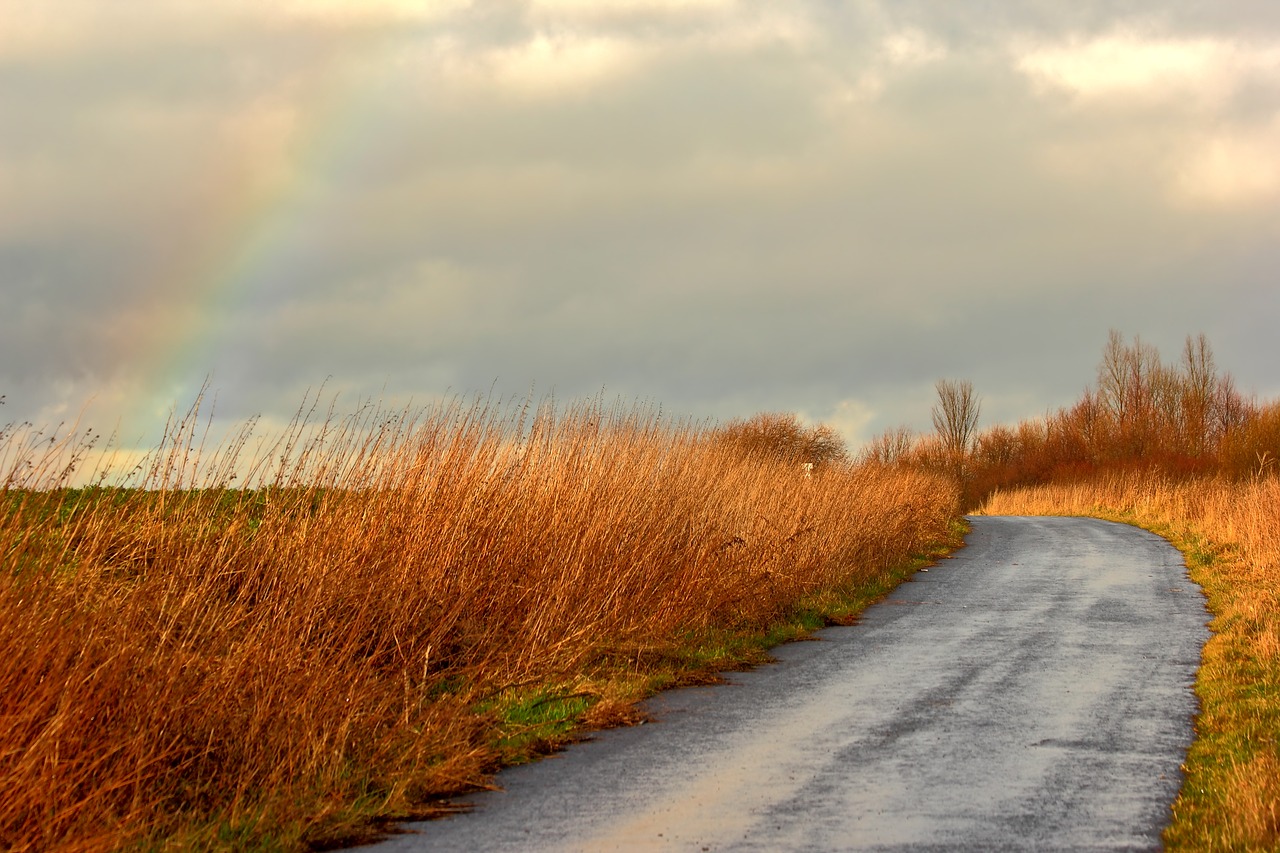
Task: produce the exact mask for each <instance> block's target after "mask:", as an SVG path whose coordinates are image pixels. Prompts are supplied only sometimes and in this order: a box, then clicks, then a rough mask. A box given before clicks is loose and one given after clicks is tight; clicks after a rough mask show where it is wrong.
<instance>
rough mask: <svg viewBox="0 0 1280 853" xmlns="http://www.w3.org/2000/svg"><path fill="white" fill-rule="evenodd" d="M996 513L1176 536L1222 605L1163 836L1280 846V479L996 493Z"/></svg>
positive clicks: (1152, 477) (1198, 844)
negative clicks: (1089, 520)
mask: <svg viewBox="0 0 1280 853" xmlns="http://www.w3.org/2000/svg"><path fill="white" fill-rule="evenodd" d="M982 511H983V512H984V513H985V514H990V515H996V514H999V515H1049V514H1057V515H1096V516H1101V517H1105V518H1114V519H1117V520H1121V521H1130V522H1134V523H1137V524H1140V525H1142V526H1145V527H1149V528H1151V529H1153V530H1156V531H1157V532H1160V533H1163V534H1164V535H1166V536H1168V537H1169V538H1170V539H1171V540H1172V541H1173V542H1174V543H1175V544H1177V545H1178V546H1179V547H1180V548H1182V550H1183V551H1184V553H1186V555H1187V562H1188V565H1189V566H1190V567H1191V570H1192V577H1193V578H1194V579H1195V580H1196V581H1197V582H1198V583H1199V584H1200V585H1201V586H1202V587H1203V588H1204V590H1205V593H1206V595H1207V596H1208V603H1209V609H1210V611H1211V612H1212V613H1213V614H1214V619H1213V622H1212V623H1211V625H1210V627H1211V628H1212V629H1213V631H1214V634H1213V637H1212V638H1211V639H1210V640H1209V642H1208V643H1207V644H1206V646H1205V649H1204V656H1203V660H1202V666H1201V669H1200V672H1199V674H1198V676H1197V683H1196V692H1197V694H1198V695H1199V697H1200V700H1201V712H1200V714H1199V716H1198V718H1197V720H1196V742H1195V743H1194V744H1193V745H1192V747H1191V750H1190V752H1189V754H1188V759H1187V763H1186V772H1187V776H1186V781H1185V783H1184V785H1183V789H1182V793H1181V795H1180V797H1179V800H1178V802H1177V803H1175V805H1174V822H1173V824H1172V826H1171V827H1170V828H1169V830H1168V831H1167V832H1166V835H1165V841H1166V843H1167V844H1168V845H1169V847H1170V848H1172V849H1184V850H1273V849H1276V848H1277V847H1278V846H1280V821H1277V815H1278V814H1280V740H1278V739H1277V737H1276V732H1277V731H1280V479H1277V478H1275V477H1270V476H1259V477H1255V478H1253V479H1252V480H1248V481H1243V482H1239V481H1232V480H1228V479H1219V478H1204V479H1198V480H1190V481H1187V480H1174V479H1170V478H1168V477H1163V476H1160V475H1157V474H1153V473H1147V474H1145V475H1139V474H1136V473H1129V474H1117V475H1112V476H1106V477H1100V478H1098V479H1096V480H1094V481H1091V482H1077V483H1070V484H1059V485H1048V486H1041V487H1038V488H1030V489H1019V490H1013V491H1009V492H1002V493H996V494H995V495H993V496H992V497H991V498H990V499H989V500H988V502H987V503H986V505H985V506H984V507H983V509H982Z"/></svg>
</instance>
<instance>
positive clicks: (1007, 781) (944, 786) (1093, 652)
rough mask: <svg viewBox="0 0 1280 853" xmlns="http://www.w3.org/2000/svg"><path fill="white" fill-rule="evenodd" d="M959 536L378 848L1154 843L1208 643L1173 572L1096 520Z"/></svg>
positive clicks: (983, 528) (1161, 555)
mask: <svg viewBox="0 0 1280 853" xmlns="http://www.w3.org/2000/svg"><path fill="white" fill-rule="evenodd" d="M972 523H973V532H972V533H971V534H970V536H969V537H968V545H967V547H966V548H964V549H962V550H960V551H958V552H956V554H955V557H954V558H953V559H950V560H945V561H943V562H942V563H940V564H939V565H938V566H936V567H934V568H932V569H930V570H929V571H928V572H927V573H921V574H918V575H916V576H915V578H914V579H913V580H912V581H911V582H909V583H906V584H903V585H902V586H901V587H899V588H898V590H896V591H895V592H894V594H893V595H892V596H890V597H889V598H888V599H886V600H885V601H884V602H882V603H881V604H878V605H876V606H875V607H873V608H871V609H870V610H869V611H867V613H866V614H865V615H864V617H863V619H862V620H861V621H860V622H859V624H857V625H855V626H853V627H850V628H831V629H828V630H826V631H823V632H822V633H821V634H820V638H821V639H820V641H818V642H808V643H794V644H791V645H788V646H785V647H783V648H781V649H779V650H777V657H778V658H779V659H780V663H778V664H777V665H771V666H766V667H762V668H760V669H758V670H756V671H754V672H750V673H740V674H734V675H733V676H732V677H731V679H732V683H731V684H730V685H728V686H720V687H707V688H693V689H686V690H679V691H674V692H671V693H668V694H664V695H663V696H660V697H657V698H656V699H654V700H652V701H651V703H650V705H649V707H650V709H651V711H652V712H653V713H654V714H655V715H656V716H657V718H658V722H657V723H655V724H651V725H645V726H641V727H637V728H632V729H621V730H615V731H611V732H605V733H603V734H602V735H601V736H600V737H599V738H598V739H596V740H594V741H592V742H589V743H585V744H580V745H578V746H575V747H573V748H571V749H569V750H568V751H566V752H565V753H564V754H562V755H560V756H557V757H553V758H550V759H547V760H545V761H542V762H540V763H538V764H535V765H529V766H525V767H520V768H514V769H512V770H509V771H505V772H504V773H503V774H501V775H500V776H499V779H498V781H499V783H500V784H501V785H502V786H503V788H504V789H505V790H504V791H502V792H496V793H486V794H480V795H476V796H475V797H474V798H473V802H474V803H475V806H476V808H475V811H474V812H471V813H468V814H464V815H460V816H458V817H453V818H450V819H447V820H444V821H436V822H430V823H423V824H416V825H412V827H411V828H412V829H414V830H416V832H415V834H410V835H400V836H395V837H393V838H391V839H389V840H388V841H387V842H384V843H383V844H382V845H380V846H379V847H378V849H379V850H380V851H382V853H393V851H418V850H591V851H595V850H600V851H604V850H695V851H696V850H760V851H766V850H767V851H783V850H949V851H954V850H960V851H964V850H970V851H993V850H1033V849H1034V850H1083V849H1106V850H1149V849H1159V846H1160V832H1161V830H1162V828H1163V827H1164V826H1165V824H1166V823H1167V821H1168V817H1169V804H1170V803H1171V802H1172V801H1173V799H1174V797H1175V795H1176V794H1177V791H1178V788H1179V785H1180V782H1181V775H1180V770H1179V766H1180V764H1181V761H1182V759H1183V757H1184V755H1185V752H1186V748H1187V745H1188V744H1189V743H1190V740H1191V736H1192V728H1191V721H1192V716H1193V715H1194V713H1195V711H1196V701H1195V697H1194V695H1193V694H1192V692H1191V685H1192V680H1193V678H1194V675H1195V670H1196V667H1197V665H1198V663H1199V659H1200V648H1201V646H1202V645H1203V643H1204V641H1205V640H1206V639H1207V637H1208V631H1207V629H1206V628H1205V622H1206V620H1207V614H1206V613H1205V610H1204V604H1203V598H1202V596H1201V594H1200V591H1199V589H1198V587H1196V586H1195V585H1194V584H1192V583H1191V582H1190V581H1189V580H1188V579H1187V576H1186V569H1185V566H1184V564H1183V562H1182V558H1181V555H1179V554H1178V553H1177V552H1176V551H1175V550H1174V549H1173V548H1171V547H1170V546H1169V545H1168V544H1167V543H1166V542H1164V540H1162V539H1160V538H1158V537H1156V536H1154V535H1152V534H1149V533H1146V532H1145V531H1142V530H1138V529H1137V528H1133V527H1127V526H1124V525H1118V524H1111V523H1108V522H1103V521H1096V520H1091V519H1065V518H1014V517H1008V518H1003V517H1001V518H984V517H978V518H974V519H972Z"/></svg>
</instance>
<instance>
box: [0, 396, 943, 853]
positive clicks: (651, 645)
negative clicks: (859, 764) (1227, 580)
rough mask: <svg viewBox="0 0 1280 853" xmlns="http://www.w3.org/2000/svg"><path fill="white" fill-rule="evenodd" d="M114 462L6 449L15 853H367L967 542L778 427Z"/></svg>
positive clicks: (497, 428)
mask: <svg viewBox="0 0 1280 853" xmlns="http://www.w3.org/2000/svg"><path fill="white" fill-rule="evenodd" d="M106 459H108V457H105V456H100V455H98V450H97V448H95V447H93V446H92V439H89V438H86V437H83V436H82V437H80V438H76V437H75V436H74V435H72V436H68V437H65V438H63V439H57V438H54V439H52V440H50V439H49V438H48V437H47V436H44V435H42V434H40V433H38V432H36V431H33V430H32V428H29V427H26V428H24V427H12V426H11V427H7V428H5V430H4V431H3V434H2V435H0V478H2V479H0V482H2V483H3V493H2V494H0V848H4V849H7V850H107V849H120V848H132V849H156V850H164V849H193V848H194V849H236V850H243V849H262V850H268V849H280V850H295V849H304V848H306V847H308V846H313V847H314V846H325V845H330V844H334V843H339V842H342V841H345V840H350V839H352V838H356V837H360V836H361V835H362V834H365V833H368V832H369V831H370V830H371V828H376V825H377V824H376V822H377V821H378V820H379V819H383V818H396V817H406V816H411V815H419V814H424V813H430V811H431V810H432V809H433V808H439V798H440V797H441V796H443V795H448V794H452V793H456V792H459V791H463V790H467V789H473V788H475V787H483V786H485V785H486V784H488V780H489V779H490V778H491V774H492V773H493V772H494V771H495V769H496V768H497V767H498V766H499V765H500V764H502V763H504V762H513V761H521V760H526V759H527V758H529V757H531V756H532V755H535V754H537V753H538V752H540V751H544V750H546V749H548V748H550V747H552V746H554V745H555V744H556V743H558V742H562V741H563V740H565V739H567V738H571V737H573V736H574V733H575V732H578V731H581V730H582V729H583V727H591V726H608V725H614V724H619V723H626V722H629V721H632V720H634V719H635V711H634V710H633V708H632V706H633V704H634V702H635V701H636V700H637V699H639V698H641V697H643V696H644V695H646V694H648V693H651V692H652V691H654V690H656V689H659V688H661V687H664V686H670V685H672V684H678V683H687V682H689V681H691V680H697V679H707V678H710V677H712V674H713V673H714V672H715V671H716V670H718V669H720V668H729V667H733V666H740V665H744V664H749V663H752V662H758V661H760V660H762V659H763V658H764V651H763V650H764V649H765V648H767V646H768V645H769V644H770V643H774V642H777V641H780V640H783V639H787V638H790V637H794V636H797V635H799V634H801V633H803V632H804V631H806V630H810V629H812V628H814V627H818V626H820V625H821V624H823V623H824V622H825V621H830V620H840V619H847V618H848V617H849V616H850V615H851V614H852V613H854V612H856V610H857V609H858V608H859V607H861V606H863V605H865V603H867V602H868V601H869V600H871V599H872V598H874V597H875V596H876V595H879V594H882V593H883V592H884V591H886V590H887V589H888V588H890V587H891V586H892V585H893V583H895V582H896V581H897V580H898V579H901V578H902V577H903V576H905V574H906V573H908V572H909V571H910V570H911V569H912V568H913V567H914V566H918V565H919V561H921V560H923V559H926V558H927V555H928V554H929V553H930V552H931V551H932V550H933V549H936V548H937V547H939V545H940V544H941V543H946V542H952V543H954V541H955V536H956V533H957V516H958V491H957V488H956V487H955V486H954V485H953V484H952V483H951V482H950V481H949V480H947V479H946V478H944V477H940V476H936V475H933V474H930V473H928V472H926V471H921V470H916V469H911V468H907V467H895V466H886V465H878V464H862V465H858V464H854V463H852V462H850V461H849V460H848V459H847V458H846V457H845V456H844V455H843V453H842V452H841V450H840V448H839V447H838V446H837V444H836V443H835V442H833V440H832V436H831V434H830V433H829V432H827V431H823V430H820V429H819V430H814V429H808V428H804V427H802V426H800V425H799V424H798V423H797V422H795V421H794V419H788V418H785V417H773V418H759V419H756V420H755V421H751V422H745V423H739V424H734V425H730V426H728V427H709V426H699V425H689V424H679V423H672V422H670V421H668V420H665V419H663V418H661V417H660V416H658V415H657V414H656V413H655V412H653V411H650V410H647V409H645V408H643V407H625V406H619V407H607V406H603V405H601V404H598V403H595V404H586V405H583V406H580V407H577V408H573V409H570V410H568V411H558V412H557V411H553V410H552V409H550V408H541V409H538V410H537V411H531V410H529V409H528V408H527V407H525V408H521V407H517V408H515V409H504V408H502V407H498V406H494V405H491V404H487V403H484V402H477V403H474V404H462V403H458V404H453V405H446V406H443V407H441V408H438V409H433V410H428V411H400V412H387V411H383V410H380V409H378V408H376V407H365V408H362V409H360V410H359V411H357V412H355V413H353V414H351V415H349V416H336V415H334V414H332V413H330V414H328V415H327V416H326V415H323V414H322V415H321V416H320V417H318V418H316V417H312V416H311V415H310V413H304V414H302V415H300V416H299V418H298V419H297V420H296V421H295V422H294V423H293V424H292V425H291V426H290V427H289V428H288V429H287V430H285V431H284V432H283V433H282V434H281V435H278V436H270V437H268V440H266V441H259V440H257V439H256V438H254V437H253V434H252V425H246V426H245V427H244V429H243V430H242V431H240V432H239V433H236V434H234V435H232V436H230V437H229V438H227V439H225V440H222V441H219V442H217V444H216V446H215V447H208V446H206V439H205V437H204V435H203V434H202V433H201V428H200V419H199V417H198V416H197V411H196V410H195V409H193V410H192V412H190V413H188V415H187V416H186V417H185V418H178V419H176V420H175V421H174V422H173V423H171V424H170V428H169V430H168V432H167V435H166V438H165V440H164V442H163V443H162V445H161V446H160V447H159V448H157V450H156V451H154V452H153V453H151V454H150V455H149V456H147V457H146V458H144V459H141V460H129V463H128V467H129V468H130V469H131V472H124V473H123V474H122V475H121V474H107V473H106V472H99V474H100V475H102V474H105V476H95V474H94V472H93V471H87V470H86V469H85V466H89V467H93V465H100V464H105V460H106ZM93 460H103V461H98V462H94V461H93ZM73 462H78V464H79V465H80V466H81V467H80V470H79V471H78V472H72V471H71V463H73ZM806 462H809V463H813V467H812V468H808V467H806V466H805V464H804V463H806ZM73 476H74V477H79V478H81V482H87V483H89V484H90V485H82V486H81V487H78V488H71V487H69V483H70V482H71V481H70V480H69V479H68V478H69V477H73ZM121 477H124V478H125V479H121ZM99 481H100V482H99Z"/></svg>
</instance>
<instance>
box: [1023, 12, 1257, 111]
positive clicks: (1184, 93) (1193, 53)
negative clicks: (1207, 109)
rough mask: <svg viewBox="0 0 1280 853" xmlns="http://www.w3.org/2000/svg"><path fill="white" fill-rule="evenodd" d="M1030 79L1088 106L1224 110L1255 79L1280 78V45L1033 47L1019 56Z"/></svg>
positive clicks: (1133, 37) (1158, 41)
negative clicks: (1185, 105) (1188, 102)
mask: <svg viewBox="0 0 1280 853" xmlns="http://www.w3.org/2000/svg"><path fill="white" fill-rule="evenodd" d="M1016 53H1017V56H1016V62H1017V66H1018V68H1019V69H1021V70H1022V72H1023V73H1025V74H1027V75H1029V76H1030V77H1032V78H1033V79H1035V80H1036V81H1038V82H1040V83H1041V84H1042V85H1047V86H1051V87H1055V88H1059V89H1062V90H1066V91H1068V92H1071V93H1072V94H1075V95H1077V96H1079V97H1081V98H1084V99H1088V100H1095V99H1117V98H1127V99H1139V100H1147V101H1180V102H1185V99H1186V98H1188V97H1192V98H1195V99H1198V100H1201V101H1204V102H1213V103H1219V102H1220V101H1221V100H1222V99H1223V98H1226V97H1228V96H1230V95H1231V94H1232V93H1233V92H1235V91H1236V90H1237V89H1239V87H1240V86H1242V85H1243V84H1244V83H1245V82H1247V81H1248V80H1249V79H1250V78H1254V77H1258V76H1264V77H1265V76H1268V75H1274V74H1275V73H1276V72H1278V71H1280V43H1278V42H1258V43H1254V42H1241V41H1231V40H1227V39H1223V38H1207V37H1206V38H1169V37H1157V36H1151V35H1147V34H1144V33H1140V32H1137V31H1132V30H1125V29H1121V30H1117V31H1114V32H1111V33H1108V34H1106V35H1102V36H1098V37H1094V38H1090V39H1078V38H1073V39H1069V40H1066V41H1062V42H1048V43H1044V42H1042V43H1033V44H1029V45H1025V46H1023V47H1021V48H1020V49H1019V50H1017V51H1016Z"/></svg>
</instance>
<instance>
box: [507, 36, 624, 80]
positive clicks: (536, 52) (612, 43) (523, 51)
mask: <svg viewBox="0 0 1280 853" xmlns="http://www.w3.org/2000/svg"><path fill="white" fill-rule="evenodd" d="M640 58H641V49H640V47H639V45H638V44H637V43H636V42H634V41H628V40H624V39H620V38H614V37H611V36H606V35H585V36H583V35H577V34H565V35H558V34H557V35H551V34H548V33H539V34H538V35H536V36H534V37H533V38H532V39H530V40H529V41H526V42H524V43H523V44H520V45H518V46H516V47H512V48H503V49H499V50H495V51H492V52H491V53H489V55H488V57H487V60H486V61H484V63H483V64H484V65H487V66H488V67H489V69H490V70H491V72H492V74H493V78H494V80H495V82H497V83H498V85H499V86H501V87H502V88H505V89H511V90H515V91H519V92H522V93H527V94H545V95H561V94H565V93H566V92H571V91H576V90H579V89H580V88H583V87H590V86H593V85H596V84H599V83H601V82H603V81H606V80H609V79H611V78H613V77H616V76H618V75H620V74H622V73H624V72H626V71H628V70H630V69H633V68H635V67H636V66H637V64H638V62H639V60H640Z"/></svg>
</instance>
